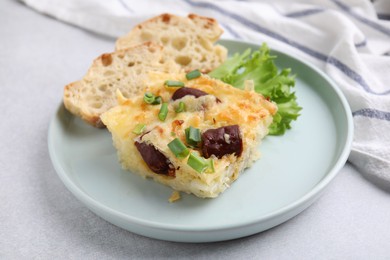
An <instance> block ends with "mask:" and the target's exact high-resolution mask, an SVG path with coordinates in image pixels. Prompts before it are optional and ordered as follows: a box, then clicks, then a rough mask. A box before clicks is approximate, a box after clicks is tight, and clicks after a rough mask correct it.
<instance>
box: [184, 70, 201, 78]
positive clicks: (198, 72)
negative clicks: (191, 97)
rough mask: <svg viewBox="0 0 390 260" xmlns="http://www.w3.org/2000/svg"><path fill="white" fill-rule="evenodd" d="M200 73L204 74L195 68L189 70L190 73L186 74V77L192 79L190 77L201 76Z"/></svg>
mask: <svg viewBox="0 0 390 260" xmlns="http://www.w3.org/2000/svg"><path fill="white" fill-rule="evenodd" d="M200 75H202V74H201V73H200V71H199V70H193V71H191V72H188V73H187V74H186V78H187V79H188V80H190V79H196V78H198V77H200Z"/></svg>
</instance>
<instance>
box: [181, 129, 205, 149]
mask: <svg viewBox="0 0 390 260" xmlns="http://www.w3.org/2000/svg"><path fill="white" fill-rule="evenodd" d="M185 134H186V141H187V144H189V145H191V146H194V147H197V146H198V145H199V143H200V141H201V137H200V130H199V129H198V128H195V127H192V126H190V127H188V128H186V129H185Z"/></svg>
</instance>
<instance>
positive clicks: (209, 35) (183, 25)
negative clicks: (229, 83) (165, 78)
mask: <svg viewBox="0 0 390 260" xmlns="http://www.w3.org/2000/svg"><path fill="white" fill-rule="evenodd" d="M222 33H223V30H222V29H221V27H220V26H219V25H218V22H217V21H216V20H215V19H213V18H209V17H204V16H199V15H196V14H189V15H188V16H187V17H181V16H176V15H172V14H167V13H165V14H162V15H159V16H156V17H153V18H151V19H149V20H147V21H145V22H143V23H141V24H139V25H137V26H135V27H134V29H133V30H132V31H130V32H129V33H128V34H127V35H125V36H123V37H120V38H119V39H118V40H117V42H116V49H117V50H120V49H123V48H128V47H129V46H131V45H134V44H139V43H142V42H145V41H152V42H155V43H158V44H161V45H162V46H164V48H165V51H166V52H167V53H168V55H169V56H170V57H171V58H172V59H173V60H174V61H175V62H176V63H177V64H178V65H180V66H182V67H183V68H184V69H185V71H191V70H194V69H200V70H201V71H202V72H203V73H207V72H210V71H211V70H213V69H214V68H216V67H218V66H219V65H220V64H221V63H222V62H223V61H224V60H225V59H226V56H227V50H226V48H224V47H223V46H221V45H215V42H216V41H217V40H218V39H219V37H220V36H221V34H222Z"/></svg>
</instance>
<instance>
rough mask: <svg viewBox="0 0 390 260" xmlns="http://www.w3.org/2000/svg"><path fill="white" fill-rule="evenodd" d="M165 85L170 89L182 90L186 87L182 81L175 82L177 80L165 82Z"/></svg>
mask: <svg viewBox="0 0 390 260" xmlns="http://www.w3.org/2000/svg"><path fill="white" fill-rule="evenodd" d="M164 85H166V86H168V87H176V88H181V87H184V83H183V82H181V81H175V80H166V81H165V82H164Z"/></svg>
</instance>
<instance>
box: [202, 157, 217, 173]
mask: <svg viewBox="0 0 390 260" xmlns="http://www.w3.org/2000/svg"><path fill="white" fill-rule="evenodd" d="M214 171H215V169H214V160H213V159H208V160H207V168H206V170H205V171H204V172H205V173H213V172H214Z"/></svg>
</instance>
